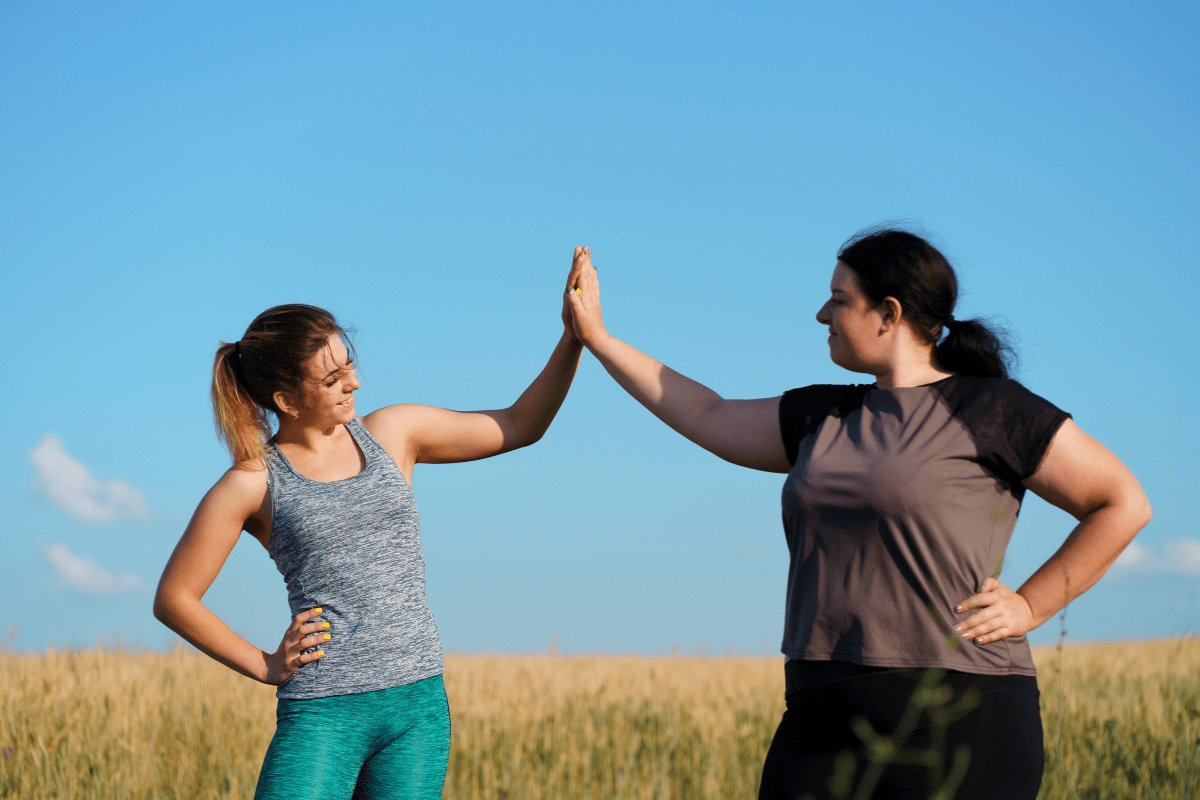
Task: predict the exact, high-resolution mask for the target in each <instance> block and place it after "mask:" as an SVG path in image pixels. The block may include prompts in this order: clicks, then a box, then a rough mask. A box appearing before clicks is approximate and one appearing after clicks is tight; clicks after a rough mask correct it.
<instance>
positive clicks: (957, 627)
mask: <svg viewBox="0 0 1200 800" xmlns="http://www.w3.org/2000/svg"><path fill="white" fill-rule="evenodd" d="M954 630H956V631H961V630H962V625H955V626H954Z"/></svg>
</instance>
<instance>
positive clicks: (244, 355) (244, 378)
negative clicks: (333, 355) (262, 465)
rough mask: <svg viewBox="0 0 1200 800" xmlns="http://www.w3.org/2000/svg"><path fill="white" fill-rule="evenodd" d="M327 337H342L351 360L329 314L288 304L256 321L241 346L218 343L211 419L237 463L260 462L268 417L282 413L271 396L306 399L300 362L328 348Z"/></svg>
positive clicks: (342, 332)
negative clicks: (277, 393) (287, 395)
mask: <svg viewBox="0 0 1200 800" xmlns="http://www.w3.org/2000/svg"><path fill="white" fill-rule="evenodd" d="M331 335H337V336H339V337H341V339H342V341H343V342H345V344H346V347H347V349H348V350H349V351H350V353H351V357H352V359H353V353H354V345H353V344H352V343H351V341H350V336H349V332H348V331H347V330H346V329H344V328H343V327H342V326H341V325H339V324H338V322H337V320H336V319H334V316H333V315H332V314H330V313H329V312H328V311H325V310H324V309H321V308H317V307H316V306H307V305H300V304H290V305H283V306H275V307H274V308H269V309H267V310H266V311H264V312H263V313H261V314H259V315H258V316H257V317H255V318H254V321H253V322H251V323H250V327H248V328H246V333H245V334H243V335H242V338H241V341H238V342H235V343H233V344H230V343H228V342H221V345H220V346H219V347H218V348H217V355H216V359H215V360H214V362H213V382H212V403H213V416H214V417H215V419H216V425H217V436H218V437H219V438H220V439H221V441H223V442H224V443H225V446H226V447H228V448H229V454H230V455H231V456H232V457H233V462H234V463H235V464H238V463H241V462H243V461H246V460H249V459H258V458H261V457H262V455H263V452H264V446H265V445H266V442H267V440H269V439H270V438H271V435H272V433H271V419H270V418H271V415H276V416H278V414H279V413H280V411H279V408H278V407H277V406H276V404H275V393H276V392H285V393H287V394H291V395H292V396H294V397H296V398H303V397H304V379H305V374H304V363H305V362H306V361H308V359H310V358H312V357H313V356H314V355H315V354H316V353H317V352H318V351H319V350H321V348H323V347H327V346H328V344H329V337H330V336H331Z"/></svg>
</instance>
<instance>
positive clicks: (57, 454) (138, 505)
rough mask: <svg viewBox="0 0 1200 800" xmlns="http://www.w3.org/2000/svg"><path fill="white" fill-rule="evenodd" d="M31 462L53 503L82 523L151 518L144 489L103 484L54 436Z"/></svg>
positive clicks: (32, 455)
mask: <svg viewBox="0 0 1200 800" xmlns="http://www.w3.org/2000/svg"><path fill="white" fill-rule="evenodd" d="M29 460H30V461H32V462H33V466H34V467H36V468H37V474H38V482H39V483H40V484H41V485H42V488H43V489H44V490H45V492H46V494H47V495H49V496H50V499H51V500H53V501H54V502H55V503H58V504H59V505H60V506H62V507H63V508H64V509H65V510H66V512H67V513H68V514H70V515H71V516H72V517H74V518H75V519H77V520H79V521H80V522H114V521H116V520H118V519H149V517H150V507H149V506H148V505H147V504H146V497H145V495H143V494H142V491H141V489H138V488H137V487H136V486H133V485H131V484H128V483H126V482H125V481H117V480H113V481H107V482H101V481H100V480H98V479H97V478H96V476H95V475H93V474H92V472H91V470H89V469H88V468H87V467H85V466H84V465H83V464H82V463H80V462H79V461H78V460H77V459H76V458H75V457H74V456H72V455H71V454H70V453H68V452H67V451H66V448H64V447H63V443H62V440H61V439H59V438H58V437H57V436H55V435H54V434H52V433H48V434H46V435H45V436H44V437H43V438H42V441H41V442H39V443H38V446H37V447H35V448H33V451H32V452H30V454H29Z"/></svg>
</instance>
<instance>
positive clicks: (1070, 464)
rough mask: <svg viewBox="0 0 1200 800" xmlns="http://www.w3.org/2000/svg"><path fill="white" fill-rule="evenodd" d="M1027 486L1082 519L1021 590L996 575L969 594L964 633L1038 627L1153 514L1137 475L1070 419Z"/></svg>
mask: <svg viewBox="0 0 1200 800" xmlns="http://www.w3.org/2000/svg"><path fill="white" fill-rule="evenodd" d="M1025 486H1026V488H1028V489H1030V490H1031V491H1032V492H1034V493H1035V494H1037V495H1038V496H1039V497H1041V498H1043V499H1045V500H1046V501H1047V502H1049V503H1051V504H1053V505H1055V506H1058V507H1059V508H1061V509H1062V510H1064V511H1066V512H1067V513H1068V514H1070V515H1071V516H1073V517H1075V518H1076V519H1077V520H1079V524H1078V525H1077V526H1075V529H1074V530H1072V531H1071V533H1070V535H1069V536H1067V540H1066V541H1065V542H1063V545H1062V547H1060V548H1058V551H1057V552H1056V553H1055V554H1054V555H1052V556H1051V557H1050V558H1049V559H1048V560H1047V561H1046V563H1045V564H1043V565H1042V566H1041V567H1040V568H1039V569H1038V571H1037V572H1035V573H1034V574H1033V575H1032V576H1031V577H1030V578H1029V580H1027V581H1025V583H1024V584H1023V585H1022V586H1021V588H1020V589H1018V590H1017V591H1016V592H1013V591H1012V590H1010V589H1008V588H1007V587H1005V586H1004V585H1003V584H1001V583H1000V582H999V581H997V580H995V579H994V578H989V579H988V581H987V583H985V584H984V587H983V588H984V591H983V592H981V593H979V594H976V595H974V596H972V597H969V598H967V599H965V600H963V602H962V604H961V608H962V609H963V613H968V612H970V611H971V609H972V608H973V607H977V608H981V609H982V610H980V611H978V612H976V613H975V614H972V616H971V617H970V618H969V620H968V621H966V622H964V623H963V625H962V627H963V630H962V631H961V634H962V635H963V636H964V637H966V638H969V639H973V640H975V639H979V640H980V641H978V643H979V644H987V643H989V642H994V641H996V640H998V639H1003V638H1006V637H1008V636H1018V635H1020V634H1022V633H1025V632H1027V631H1030V630H1033V629H1034V628H1036V627H1037V626H1039V625H1041V624H1042V623H1043V622H1045V621H1046V620H1048V619H1050V618H1051V617H1053V616H1054V615H1055V614H1057V613H1058V612H1059V611H1060V610H1061V609H1062V608H1063V606H1065V605H1066V604H1067V603H1068V602H1070V601H1071V600H1073V599H1074V598H1076V597H1078V596H1079V595H1081V594H1083V593H1084V592H1085V591H1087V590H1088V589H1090V588H1091V587H1092V586H1093V585H1094V584H1095V583H1096V581H1098V580H1100V577H1101V576H1102V575H1104V573H1105V572H1107V571H1108V568H1109V567H1110V566H1112V563H1113V562H1114V561H1116V560H1117V556H1119V555H1120V554H1121V551H1122V550H1124V549H1125V547H1126V546H1127V545H1128V544H1129V543H1130V542H1131V541H1133V537H1134V536H1135V535H1136V534H1137V532H1138V531H1139V530H1141V529H1142V528H1143V527H1145V525H1146V523H1148V522H1149V521H1150V501H1149V500H1148V499H1147V498H1146V494H1145V492H1143V491H1142V487H1141V486H1140V485H1139V484H1138V481H1137V478H1135V477H1134V476H1133V473H1132V472H1130V471H1129V468H1128V467H1126V466H1125V465H1124V464H1123V463H1121V460H1120V459H1119V458H1117V457H1116V456H1115V455H1113V453H1112V452H1110V451H1109V450H1108V448H1106V447H1105V446H1104V445H1102V444H1100V442H1098V441H1096V440H1095V439H1093V438H1092V437H1090V436H1088V435H1087V434H1086V433H1084V432H1083V431H1082V430H1080V428H1079V426H1078V425H1076V424H1075V423H1074V422H1072V421H1071V420H1067V421H1066V422H1064V423H1063V425H1062V427H1061V428H1059V429H1058V432H1057V433H1056V434H1055V435H1054V439H1053V441H1052V442H1051V443H1050V449H1049V451H1048V452H1047V453H1046V456H1045V458H1044V459H1043V460H1042V464H1041V466H1039V467H1038V470H1037V472H1035V473H1034V474H1033V475H1032V476H1031V477H1029V478H1027V479H1026V480H1025Z"/></svg>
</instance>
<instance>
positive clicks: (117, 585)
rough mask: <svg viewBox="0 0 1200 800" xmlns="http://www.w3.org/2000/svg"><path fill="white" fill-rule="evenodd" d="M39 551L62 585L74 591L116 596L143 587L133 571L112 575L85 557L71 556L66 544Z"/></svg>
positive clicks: (73, 554)
mask: <svg viewBox="0 0 1200 800" xmlns="http://www.w3.org/2000/svg"><path fill="white" fill-rule="evenodd" d="M42 550H43V552H45V554H46V558H47V560H49V562H50V563H51V564H52V565H53V566H54V570H55V572H57V573H58V577H59V578H60V579H61V580H62V582H63V584H65V585H66V586H67V587H69V588H71V589H74V590H75V591H77V592H83V593H84V594H115V593H116V592H129V591H133V590H136V589H141V588H143V587H145V585H146V584H145V583H143V582H142V579H141V578H139V577H138V576H137V575H134V574H133V573H132V572H126V573H123V574H121V575H114V574H112V573H111V572H109V571H108V570H106V569H105V568H104V567H102V566H100V565H99V564H97V563H96V562H95V561H93V560H92V559H90V558H88V557H87V556H81V555H78V554H77V553H72V552H71V548H69V547H67V546H66V545H65V544H52V545H46V546H44V547H43V548H42Z"/></svg>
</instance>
